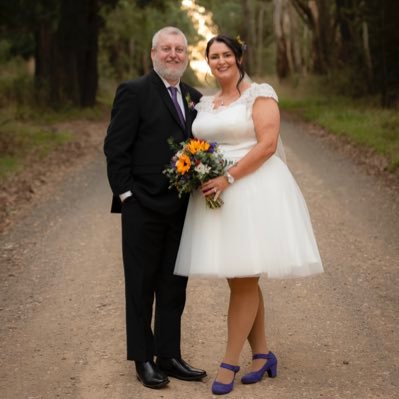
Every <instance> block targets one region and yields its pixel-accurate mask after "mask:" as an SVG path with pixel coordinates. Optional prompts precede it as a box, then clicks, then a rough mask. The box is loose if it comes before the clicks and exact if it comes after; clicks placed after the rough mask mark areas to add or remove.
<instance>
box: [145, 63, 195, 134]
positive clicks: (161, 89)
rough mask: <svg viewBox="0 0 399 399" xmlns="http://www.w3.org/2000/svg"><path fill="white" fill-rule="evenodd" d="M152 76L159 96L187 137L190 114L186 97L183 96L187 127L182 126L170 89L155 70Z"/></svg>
mask: <svg viewBox="0 0 399 399" xmlns="http://www.w3.org/2000/svg"><path fill="white" fill-rule="evenodd" d="M150 74H151V80H152V82H153V83H154V84H155V85H156V86H157V89H158V92H159V94H160V96H161V98H162V101H163V102H164V104H165V105H166V108H167V109H168V111H169V112H170V113H171V114H172V116H173V118H174V119H175V120H176V122H177V123H178V124H179V126H180V127H181V129H182V130H183V131H184V132H185V134H186V135H187V127H186V126H187V114H188V112H187V109H186V107H187V105H186V100H185V99H184V95H183V103H184V109H185V110H186V126H182V124H181V122H180V118H179V115H178V114H177V111H176V108H175V106H174V104H173V101H172V98H171V97H170V94H169V92H168V89H167V88H166V87H165V85H164V83H163V82H162V80H161V78H160V77H159V76H158V74H157V73H156V72H155V71H154V70H152V71H151V72H150ZM180 89H181V88H180ZM182 93H183V92H182Z"/></svg>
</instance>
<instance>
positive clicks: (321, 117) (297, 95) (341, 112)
mask: <svg viewBox="0 0 399 399" xmlns="http://www.w3.org/2000/svg"><path fill="white" fill-rule="evenodd" d="M269 81H271V80H270V79H269ZM271 83H272V84H273V86H274V87H275V88H276V91H277V92H278V94H279V97H280V106H281V108H282V109H285V110H287V111H291V112H294V113H295V114H297V115H300V116H301V117H302V118H303V119H305V120H306V121H309V122H313V123H316V124H317V125H319V126H322V127H323V128H325V129H326V130H328V131H329V132H331V133H334V134H336V135H339V136H345V137H347V138H349V139H350V140H351V141H352V142H353V143H355V144H359V145H362V146H364V147H365V148H371V149H373V150H374V151H376V152H377V153H379V154H381V155H383V156H384V157H386V159H387V161H388V165H389V166H388V169H389V171H391V172H395V171H397V170H398V169H399V112H398V110H397V109H392V110H388V109H382V108H380V107H378V106H376V105H375V104H376V101H375V99H363V100H355V99H351V98H348V97H343V96H338V95H331V94H330V95H329V94H325V92H326V89H325V87H323V82H322V81H318V80H316V79H307V80H303V82H300V83H298V82H297V83H296V84H292V82H291V84H288V83H286V84H279V83H278V82H275V81H274V82H273V81H272V82H271Z"/></svg>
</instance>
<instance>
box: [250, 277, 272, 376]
mask: <svg viewBox="0 0 399 399" xmlns="http://www.w3.org/2000/svg"><path fill="white" fill-rule="evenodd" d="M258 295H259V305H258V312H257V313H256V317H255V321H254V324H253V326H252V329H251V332H250V333H249V335H248V342H249V345H250V346H251V350H252V354H255V353H268V351H269V350H268V348H267V341H266V333H265V305H264V302H263V295H262V291H261V289H260V287H259V285H258ZM265 362H266V360H265V359H256V360H253V361H252V366H251V371H257V370H259V369H260V368H261V367H262V366H263V365H264V364H265Z"/></svg>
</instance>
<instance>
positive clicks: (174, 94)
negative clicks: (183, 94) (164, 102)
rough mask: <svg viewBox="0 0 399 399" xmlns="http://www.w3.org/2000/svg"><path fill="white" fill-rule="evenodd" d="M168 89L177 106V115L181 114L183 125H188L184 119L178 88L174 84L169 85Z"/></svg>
mask: <svg viewBox="0 0 399 399" xmlns="http://www.w3.org/2000/svg"><path fill="white" fill-rule="evenodd" d="M168 90H169V91H170V93H171V94H172V101H173V104H174V106H175V108H176V111H177V115H179V119H180V122H181V124H182V126H186V122H185V120H184V116H183V112H182V110H181V108H180V105H179V103H178V102H177V88H176V87H174V86H169V87H168Z"/></svg>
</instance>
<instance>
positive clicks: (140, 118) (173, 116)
mask: <svg viewBox="0 0 399 399" xmlns="http://www.w3.org/2000/svg"><path fill="white" fill-rule="evenodd" d="M180 89H181V92H182V95H183V102H184V107H185V114H186V124H185V126H182V125H181V122H180V120H179V117H178V115H177V111H176V109H175V107H174V105H173V102H172V99H171V97H170V95H169V93H168V90H167V89H166V87H165V85H164V83H163V82H162V80H161V79H160V77H159V76H158V74H157V73H156V72H155V71H151V72H150V73H149V74H147V75H145V76H143V77H141V78H139V79H136V80H132V81H128V82H124V83H122V84H121V85H120V86H119V87H118V89H117V92H116V96H115V100H114V104H113V107H112V112H111V122H110V124H109V127H108V131H107V135H106V138H105V142H104V152H105V155H106V158H107V172H108V179H109V182H110V185H111V189H112V192H113V194H114V197H113V201H112V207H111V212H120V211H121V201H120V199H119V194H122V193H124V192H126V191H129V190H131V191H132V193H133V196H134V197H135V198H136V199H137V200H138V201H139V202H140V204H142V206H144V207H146V208H149V209H153V210H155V211H158V212H160V213H163V214H170V213H173V212H176V211H177V210H178V209H179V207H180V206H182V202H185V201H184V200H181V199H179V198H178V196H177V192H176V190H174V189H173V190H169V189H168V186H169V182H168V180H167V178H166V177H165V176H164V175H163V174H162V170H163V169H164V168H165V166H166V165H167V164H168V163H169V162H170V159H171V157H172V156H173V151H172V150H171V148H170V146H169V144H168V143H167V140H168V138H169V137H173V139H174V140H175V141H177V142H180V141H183V140H185V139H186V138H188V137H189V136H191V125H192V122H193V119H194V118H195V115H196V111H195V110H193V109H192V108H191V107H190V108H189V106H188V104H187V101H186V98H187V96H188V95H189V97H190V98H191V100H192V101H193V102H194V103H197V102H198V101H199V99H200V98H201V93H200V92H198V91H197V90H195V89H194V88H192V87H190V86H188V85H186V84H184V83H183V82H181V83H180Z"/></svg>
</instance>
